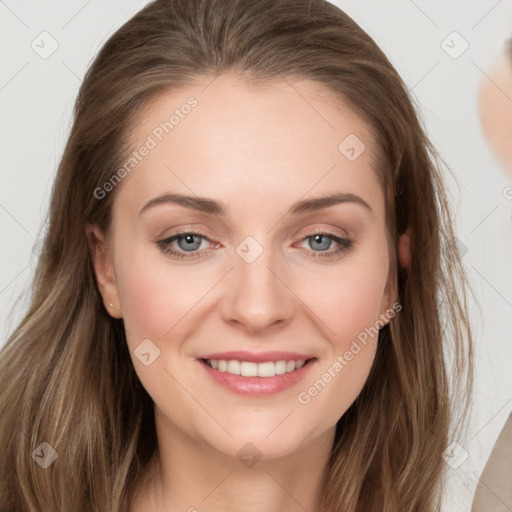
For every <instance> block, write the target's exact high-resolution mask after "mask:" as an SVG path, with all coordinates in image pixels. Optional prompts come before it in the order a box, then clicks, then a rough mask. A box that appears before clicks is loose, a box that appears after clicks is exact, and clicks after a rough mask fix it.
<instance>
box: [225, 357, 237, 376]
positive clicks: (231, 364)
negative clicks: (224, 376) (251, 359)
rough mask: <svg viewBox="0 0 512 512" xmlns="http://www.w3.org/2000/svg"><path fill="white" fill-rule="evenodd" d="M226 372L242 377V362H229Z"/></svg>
mask: <svg viewBox="0 0 512 512" xmlns="http://www.w3.org/2000/svg"><path fill="white" fill-rule="evenodd" d="M226 371H227V372H228V373H232V374H233V375H240V361H234V360H231V361H228V368H227V370H226Z"/></svg>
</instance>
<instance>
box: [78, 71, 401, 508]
mask: <svg viewBox="0 0 512 512" xmlns="http://www.w3.org/2000/svg"><path fill="white" fill-rule="evenodd" d="M211 80H212V79H211V78H209V79H208V80H207V79H204V81H201V82H198V83H196V84H194V85H188V86H187V87H185V88H182V89H180V90H178V91H172V92H168V93H165V94H161V95H160V96H159V97H157V98H155V99H154V100H152V102H151V105H149V106H148V107H147V108H146V110H145V111H144V115H143V116H141V117H140V119H139V120H138V122H137V129H136V130H135V133H134V134H133V140H134V147H140V145H142V144H143V143H144V141H145V140H146V138H147V136H148V134H151V133H152V131H153V130H154V129H155V127H156V126H158V125H159V124H160V123H161V122H162V121H163V120H165V119H168V117H169V114H168V113H169V112H172V111H173V110H174V109H175V108H177V107H179V106H180V105H183V104H184V103H186V101H187V98H189V97H190V96H194V97H195V98H196V99H197V101H198V105H197V107H196V108H195V109H194V110H193V111H192V112H191V113H190V114H188V115H187V116H186V117H185V118H184V119H182V120H181V121H180V123H179V125H177V126H175V128H174V130H173V131H172V132H171V133H170V134H168V135H167V136H166V137H164V139H163V140H162V141H161V142H160V143H159V144H158V146H157V147H156V148H154V149H152V150H151V152H150V153H149V154H148V155H147V156H146V157H145V158H144V160H143V161H142V162H141V163H140V164H139V165H138V166H137V167H136V169H134V170H133V171H132V172H131V174H130V175H129V176H127V177H126V178H125V179H124V180H123V182H122V184H121V185H119V189H118V190H117V191H116V194H117V196H116V199H115V203H114V213H113V222H112V227H111V231H110V232H109V236H108V237H107V236H106V235H105V234H103V233H101V232H100V231H99V230H98V229H97V228H93V229H89V231H88V235H89V240H90V242H91V247H92V249H93V256H94V266H95V271H96V277H97V282H98V287H99V289H100V292H101V294H102V296H103V299H104V302H105V306H106V309H107V311H109V313H110V314H111V315H112V316H114V317H116V318H123V321H124V325H125V329H126V333H127V340H128V345H129V349H130V354H131V356H132V361H133V365H134V367H135V370H136V372H137V375H138V377H139V378H140V380H141V382H142V384H143V386H144V387H145V389H146V390H147V392H148V393H149V395H150V396H151V398H152V399H153V401H154V404H155V421H156V427H157V435H158V444H159V451H158V457H157V458H155V466H154V468H155V477H154V478H149V477H148V479H147V482H146V483H144V485H141V486H140V488H139V489H138V490H137V499H136V501H135V503H134V504H133V508H132V510H133V511H137V512H140V511H151V512H154V511H164V510H165V511H190V512H192V511H194V510H197V511H200V512H206V511H208V512H220V511H222V512H232V511H233V512H234V511H239V510H244V511H246V512H256V511H258V512H261V510H265V511H266V512H277V511H282V510H286V511H289V512H296V511H297V512H298V511H301V512H303V511H304V510H308V511H311V512H313V511H314V510H315V509H316V508H315V507H316V505H317V502H318V495H317V492H318V488H319V482H320V478H321V475H322V471H323V469H324V467H325V465H326V462H327V460H328V457H329V454H330V452H331V449H332V445H333V439H334V433H335V427H336V423H337V421H338V420H339V418H340V417H341V416H342V415H343V414H344V413H345V411H346V410H347V409H348V408H349V406H350V405H351V404H352V403H353V402H354V400H355V399H356V397H357V396H358V394H359V393H360V391H361V389H362V388H363V386H364V384H365V382H366V380H367V377H368V374H369V371H370V368H371V366H372V363H373V361H374V357H375V351H376V347H377V341H378V337H377V336H373V337H369V338H368V342H367V344H366V345H365V346H362V347H363V348H362V350H361V351H360V352H359V353H357V355H355V356H354V357H353V359H352V360H350V361H349V362H348V364H346V366H344V368H343V369H342V371H340V372H339V373H337V374H336V376H335V377H334V378H332V380H331V382H329V383H328V384H327V385H326V386H325V388H324V389H322V390H321V392H319V393H318V394H317V395H316V396H314V397H313V398H311V400H310V401H309V403H307V404H303V403H300V402H299V401H298V398H297V397H298V394H299V393H300V392H303V391H304V390H308V388H309V387H310V386H311V385H312V384H313V383H314V382H315V381H316V380H317V379H319V378H321V377H322V374H323V373H324V372H325V371H326V370H327V368H329V367H332V365H333V363H334V362H335V361H336V359H337V357H338V356H339V355H340V354H341V355H342V354H344V353H345V352H346V351H347V350H349V348H350V346H351V343H352V341H353V340H355V339H356V337H357V336H358V334H360V333H361V332H362V331H363V330H364V329H365V328H368V327H370V326H374V325H375V322H376V321H377V320H379V318H382V315H385V314H386V310H389V309H390V308H392V305H393V303H395V302H396V300H397V294H396V290H395V288H394V285H393V282H392V280H391V279H390V275H388V265H389V259H388V248H387V239H386V225H385V203H384V194H383V191H382V189H381V187H380V185H379V183H378V181H377V176H376V171H375V169H376V165H377V162H376V160H377V158H376V154H377V153H376V147H375V143H374V141H373V139H372V137H371V135H370V132H369V130H368V128H367V126H366V125H365V123H364V122H363V121H362V120H361V119H360V118H358V117H357V116H356V115H355V114H354V113H352V112H351V111H350V110H349V109H348V108H341V107H339V106H336V107H335V106H333V103H332V102H330V101H329V95H328V94H327V91H326V90H325V89H323V88H322V86H320V85H318V84H315V83H314V82H311V81H307V80H306V81H300V82H294V83H293V84H294V87H291V86H290V84H289V83H287V82H286V81H284V80H281V81H277V80H276V81H275V83H272V84H271V85H267V86H265V88H264V89H260V88H256V87H253V86H249V85H247V84H246V83H245V82H243V81H242V80H241V79H240V78H238V77H236V76H234V75H229V74H228V75H222V76H220V77H217V78H216V79H215V80H214V81H213V82H212V83H210V82H211ZM209 83H210V85H208V84H209ZM290 83H292V82H291V81H290ZM206 85H208V87H207V88H205V87H206ZM299 92H300V94H299ZM351 133H354V134H357V137H358V138H359V139H360V140H361V141H363V142H364V144H365V145H366V150H365V151H364V152H362V153H361V154H360V156H359V157H358V158H357V159H355V160H354V161H349V159H347V158H346V157H345V156H344V155H343V154H342V153H341V152H340V151H339V150H338V146H339V144H340V142H342V141H343V140H344V139H345V138H346V137H347V136H348V135H349V134H351ZM171 192H172V193H179V194H186V195H190V196H194V197H196V196H200V197H208V198H211V199H214V200H216V201H221V202H222V203H223V204H224V205H225V206H226V209H227V212H226V214H225V215H220V214H219V215H213V214H209V213H206V212H200V211H197V210H194V209H191V208H187V207H185V206H182V205H177V204H171V203H160V204H158V205H156V206H153V207H151V208H148V209H146V210H145V211H144V212H142V213H140V212H141V210H142V209H143V207H144V205H146V204H147V202H148V201H150V200H151V199H153V198H156V197H159V196H162V195H163V194H168V193H171ZM334 192H340V193H351V194H354V196H358V197H359V198H360V199H362V200H363V201H364V202H365V203H367V205H368V206H369V208H367V207H365V206H362V205H361V204H358V203H356V202H343V203H338V204H334V205H331V206H329V207H328V208H323V209H321V210H318V211H309V212H303V213H300V214H298V215H293V214H288V215H285V214H286V212H287V211H288V210H289V208H290V207H291V205H292V204H294V203H296V202H297V201H300V200H306V199H311V198H313V197H315V198H316V197H319V196H324V195H328V194H332V193H334ZM370 209H371V211H370ZM313 230H316V231H318V232H323V233H328V235H326V236H327V238H325V236H324V238H323V239H320V240H319V241H318V242H317V243H315V238H314V233H311V232H312V231H313ZM191 231H192V232H196V231H200V232H201V233H204V235H206V237H207V238H201V237H196V238H195V239H194V240H193V242H194V244H195V246H197V245H198V246H199V248H198V249H194V253H195V254H194V253H192V252H187V241H186V240H183V239H182V240H181V243H179V240H175V241H173V242H172V243H171V244H170V247H171V248H172V250H174V251H177V252H180V253H183V254H185V256H186V255H187V254H188V255H189V257H188V258H185V259H176V258H174V257H172V256H170V255H169V254H166V253H164V252H163V250H162V249H161V248H159V247H158V245H157V243H156V242H158V241H159V240H164V239H167V238H169V237H170V236H172V235H174V234H176V233H177V232H185V233H187V232H191ZM249 236H250V237H253V238H254V239H255V240H256V241H257V242H258V243H259V244H260V246H261V247H262V249H263V252H262V253H261V254H260V255H259V257H258V258H257V259H256V260H255V261H253V262H251V263H248V262H247V261H246V260H245V259H244V258H242V257H241V256H240V255H239V253H237V251H236V249H237V246H239V244H240V243H241V242H242V241H243V240H244V239H245V238H246V237H249ZM329 236H331V237H332V236H335V237H339V238H348V239H350V240H352V241H353V245H352V247H351V248H350V249H348V250H345V251H343V252H340V253H339V254H334V251H336V249H338V248H340V247H341V246H342V245H341V243H338V242H336V241H335V239H333V238H329ZM201 240H202V242H200V241H201ZM196 242H197V243H196ZM199 242H200V243H199ZM188 243H189V244H190V242H188ZM408 244H409V238H408V237H407V236H406V235H403V236H402V238H401V239H400V246H399V251H400V255H401V259H402V264H404V263H407V262H408V258H409V249H408V247H409V245H408ZM195 246H194V247H195ZM251 250H255V249H251ZM325 253H331V256H330V257H321V255H322V254H325ZM191 254H192V256H196V257H190V255H191ZM240 254H241V253H240ZM315 255H316V256H319V257H315ZM110 303H112V304H113V305H114V308H111V307H109V304H110ZM388 321H389V319H388ZM145 339H150V340H151V341H152V342H153V343H154V344H155V345H156V346H157V347H158V348H159V349H160V356H159V357H157V358H156V359H155V360H154V362H153V363H152V364H151V365H149V366H145V365H144V364H142V363H141V361H140V360H139V359H138V358H137V357H135V355H134V350H135V349H136V348H137V346H138V345H139V344H140V343H141V342H142V340H145ZM241 349H243V350H248V351H250V352H254V353H257V352H262V351H275V350H281V351H293V352H300V353H304V354H308V355H311V356H313V357H314V359H313V360H312V361H311V362H310V363H308V364H310V366H309V369H308V370H307V371H308V373H307V375H306V377H305V378H304V379H302V380H301V381H299V382H297V383H296V384H294V385H292V386H291V387H289V388H287V389H285V390H283V391H280V392H277V393H274V394H272V395H270V396H250V397H249V396H245V395H243V394H238V393H235V392H233V391H232V390H229V389H226V388H225V387H223V386H221V385H220V384H218V383H217V382H215V381H214V380H212V378H211V377H210V375H209V373H208V372H207V371H206V370H205V369H204V363H203V362H201V361H200V360H198V357H199V356H201V355H204V354H207V353H209V352H210V353H211V352H224V351H229V350H241ZM304 369H306V368H304ZM249 442H250V443H252V445H254V446H255V447H256V448H257V450H258V452H259V453H260V454H261V456H262V458H261V459H260V460H259V461H258V462H257V463H256V464H254V465H252V466H250V467H249V466H247V465H246V464H243V463H242V462H241V460H240V459H239V457H238V456H237V453H238V451H239V450H240V449H241V448H242V447H244V446H245V445H246V444H247V443H249Z"/></svg>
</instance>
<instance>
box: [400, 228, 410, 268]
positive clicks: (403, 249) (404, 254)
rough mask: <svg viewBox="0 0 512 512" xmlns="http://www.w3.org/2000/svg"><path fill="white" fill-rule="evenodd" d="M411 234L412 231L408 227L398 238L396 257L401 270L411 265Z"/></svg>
mask: <svg viewBox="0 0 512 512" xmlns="http://www.w3.org/2000/svg"><path fill="white" fill-rule="evenodd" d="M411 234H412V230H411V227H410V226H409V227H408V228H407V229H406V230H405V233H402V234H401V235H400V237H399V238H398V257H399V259H400V266H401V267H402V268H408V267H410V265H411Z"/></svg>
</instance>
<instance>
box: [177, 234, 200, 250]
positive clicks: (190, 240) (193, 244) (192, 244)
mask: <svg viewBox="0 0 512 512" xmlns="http://www.w3.org/2000/svg"><path fill="white" fill-rule="evenodd" d="M194 238H196V240H195V241H194ZM175 240H176V241H177V243H178V247H179V248H180V249H182V250H184V251H196V250H197V249H199V247H200V246H201V242H202V240H203V237H201V236H199V235H194V234H192V233H190V234H188V235H180V236H178V237H176V238H175ZM182 241H185V242H184V243H182Z"/></svg>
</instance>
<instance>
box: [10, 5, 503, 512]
mask: <svg viewBox="0 0 512 512" xmlns="http://www.w3.org/2000/svg"><path fill="white" fill-rule="evenodd" d="M145 3H146V2H145V1H136V0H130V1H126V0H123V1H121V0H116V1H112V0H111V1H109V2H105V1H103V2H100V1H99V0H89V1H86V0H72V1H70V0H68V1H67V2H57V1H55V0H54V1H49V0H47V1H44V2H41V1H36V0H32V1H28V0H27V1H16V0H2V1H0V22H1V26H2V30H1V31H0V41H1V44H0V51H1V57H2V73H1V75H0V108H1V112H2V115H1V124H0V142H1V148H2V151H1V153H0V158H1V165H0V185H1V186H0V239H1V240H2V250H1V251H0V330H1V337H0V344H3V343H4V342H5V339H6V338H7V336H8V333H9V332H11V330H12V329H13V328H14V326H15V325H16V322H17V321H18V320H19V319H20V318H21V315H22V313H23V311H24V308H25V307H26V304H27V300H26V290H27V288H28V285H29V282H30V278H31V275H32V272H33V269H34V263H35V255H36V254H37V250H38V246H37V241H38V240H39V233H40V230H41V229H42V224H43V221H44V217H45V213H46V208H47V203H48V198H49V193H50V189H51V185H52V180H53V176H54V173H55V171H56V168H57V164H58V161H59V159H60V156H61V154H62V150H63V147H64V144H65V140H66V137H67V134H68V132H69V128H70V122H71V113H72V106H73V102H74V99H75V96H76V93H77V91H78V87H79V84H80V82H81V79H82V77H83V75H84V72H85V70H86V68H87V66H88V65H89V63H90V62H91V60H92V58H93V57H94V56H95V55H96V53H97V52H98V50H99V48H100V47H101V45H102V44H103V43H104V42H105V41H106V40H107V39H108V37H109V36H110V35H111V34H112V33H113V32H114V30H115V29H116V28H118V27H119V26H120V25H121V24H122V23H124V22H125V21H126V20H128V19H129V18H130V17H131V16H132V15H133V14H134V13H135V12H136V11H137V10H138V9H140V8H141V7H143V6H144V5H145ZM336 4H337V5H338V6H339V7H341V8H342V9H343V10H345V11H346V12H347V13H348V14H349V15H350V16H352V17H353V18H354V19H355V21H357V22H358V23H359V24H360V25H361V26H362V27H363V28H364V29H365V30H366V31H367V32H368V33H369V34H370V35H371V36H372V37H373V38H374V39H375V40H376V42H377V43H378V44H379V45H380V46H381V48H382V49H383V50H384V52H385V53H386V55H387V56H388V57H389V59H390V60H391V61H392V63H393V64H394V65H395V67H396V68H397V70H398V72H399V73H400V74H401V75H402V77H403V78H404V80H405V82H406V84H407V85H408V87H409V88H410V89H411V90H412V92H413V94H414V97H415V98H416V101H417V103H418V105H417V108H418V109H419V111H420V114H421V116H422V118H423V119H424V123H425V125H426V127H427V131H428V133H429V134H430V136H431V138H432V140H433V142H434V144H435V145H436V147H437V148H438V150H439V151H440V153H441V155H442V156H443V158H444V159H445V160H446V162H447V163H448V165H449V166H450V168H451V169H452V170H453V172H454V173H455V175H456V180H457V181H456V182H454V181H453V180H450V181H449V183H448V185H449V187H450V191H451V194H452V198H453V203H452V204H453V210H454V213H455V215H456V222H457V225H456V231H457V237H458V239H459V240H460V242H461V243H462V244H464V246H465V247H466V248H467V252H466V254H465V255H464V258H463V261H464V263H465V265H466V268H467V270H468V274H469V277H470V279H471V282H472V285H473V288H474V290H475V292H476V295H477V301H478V304H479V306H480V311H479V310H478V309H477V308H476V307H475V306H474V304H473V303H472V322H473V325H474V329H475V338H476V342H477V366H476V393H475V400H474V406H473V414H472V418H471V423H470V430H469V432H468V435H467V438H466V439H457V440H455V441H458V442H459V443H460V444H461V445H462V446H463V447H464V448H465V449H466V450H467V452H468V453H469V457H468V459H467V460H466V461H465V462H464V463H463V464H462V465H461V466H460V467H459V468H458V469H451V468H450V469H449V476H450V479H451V483H450V485H449V489H448V492H447V495H446V498H445V504H444V508H443V511H445V512H458V511H460V512H468V511H469V510H470V508H471V500H472V496H473V493H474V489H475V486H476V483H477V480H478V476H479V475H480V474H481V471H482V469H483V466H484V465H485V462H486V460H487V457H488V455H489V453H490V450H491V448H492V445H493V443H494V441H495V439H496V438H497V436H498V434H499V432H500V430H501V428H502V426H503V424H504V422H505V420H506V418H507V416H508V413H509V412H510V411H511V410H512V372H511V371H510V365H511V362H512V339H511V335H510V332H511V326H512V321H511V318H512V258H511V255H512V201H511V200H510V199H509V200H507V199H506V198H505V197H504V195H503V190H504V189H505V187H507V186H509V185H511V184H512V183H510V182H509V181H508V180H509V178H507V176H506V175H505V172H504V171H503V169H502V168H501V166H500V164H499V163H498V161H497V160H496V158H495V157H494V155H493V153H492V152H491V150H490V149H489V147H488V146H487V144H486V142H485V140H484V138H483V134H482V131H481V128H480V124H479V119H478V113H477V90H478V86H479V84H480V83H481V81H482V80H489V77H488V76H487V75H488V74H489V65H490V64H491V63H492V61H493V56H494V55H496V54H497V53H498V52H500V51H501V49H502V44H503V41H504V40H505V39H506V38H507V37H509V36H511V35H512V1H511V0H499V1H497V0H479V1H475V0H473V1H471V2H470V1H462V0H459V1H451V2H446V1H443V0H428V1H427V0H415V1H414V2H413V1H412V0H387V1H386V2H378V1H377V0H372V1H357V0H346V1H338V2H336ZM43 31H47V32H48V33H49V34H51V36H52V37H53V38H54V39H55V40H56V41H57V42H58V45H59V46H58V48H57V50H56V51H55V52H54V53H53V54H52V55H51V56H50V57H49V58H47V59H42V58H41V57H40V56H39V55H38V54H37V53H36V52H35V51H34V50H33V49H32V48H31V43H32V41H34V40H35V39H36V42H37V38H38V36H39V34H40V33H41V32H43ZM453 31H457V32H458V33H459V34H460V35H461V36H462V37H463V38H464V39H465V40H466V41H467V42H468V43H469V48H468V49H467V50H466V51H465V52H464V53H463V54H462V55H461V56H460V57H458V58H457V59H453V58H451V57H450V56H449V55H448V54H447V53H446V52H445V51H444V50H443V48H442V46H441V43H442V41H443V40H445V38H446V37H447V36H448V35H449V34H451V33H452V32H453ZM456 44H459V43H458V42H456ZM17 299H19V301H18V302H17V303H16V300H17Z"/></svg>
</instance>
